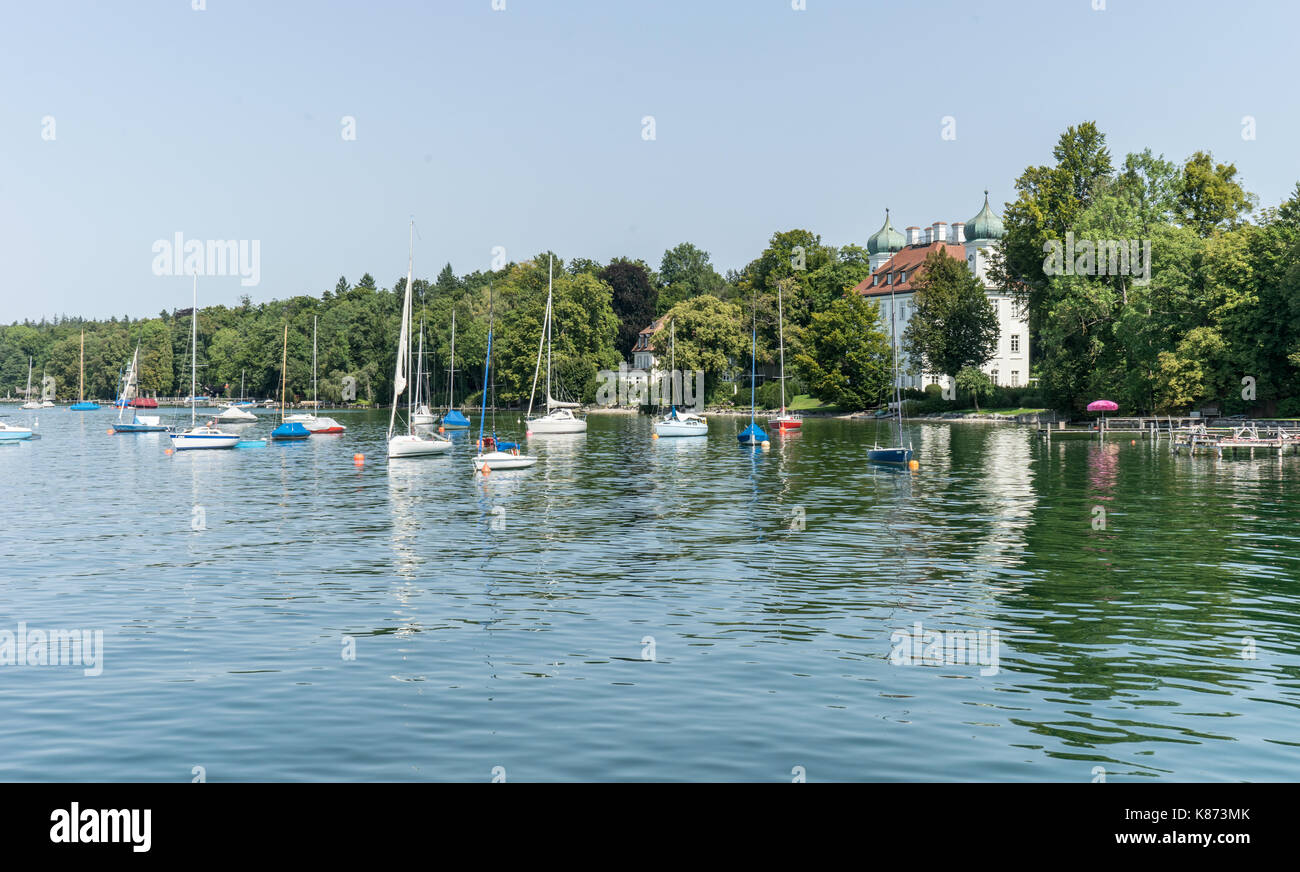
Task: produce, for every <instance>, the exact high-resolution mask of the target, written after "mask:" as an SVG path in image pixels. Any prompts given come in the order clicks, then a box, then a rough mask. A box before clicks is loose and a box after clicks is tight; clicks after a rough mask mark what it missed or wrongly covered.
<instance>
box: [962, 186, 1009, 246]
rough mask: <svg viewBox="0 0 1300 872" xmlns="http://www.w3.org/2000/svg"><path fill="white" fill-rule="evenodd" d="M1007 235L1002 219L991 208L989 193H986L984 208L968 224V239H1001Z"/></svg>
mask: <svg viewBox="0 0 1300 872" xmlns="http://www.w3.org/2000/svg"><path fill="white" fill-rule="evenodd" d="M1006 235H1007V230H1006V228H1005V227H1003V226H1002V219H1001V218H999V217H998V216H997V215H995V214H994V212H993V210H992V209H990V208H989V192H988V191H985V192H984V208H983V209H981V210H980V211H979V214H978V215H976V216H975V217H974V218H972V219H970V220H969V221H967V222H966V239H968V240H974V239H1001V238H1002V237H1004V236H1006Z"/></svg>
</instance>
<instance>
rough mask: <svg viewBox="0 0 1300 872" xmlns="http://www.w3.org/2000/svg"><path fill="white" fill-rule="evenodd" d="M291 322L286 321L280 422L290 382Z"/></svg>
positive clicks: (282, 361) (281, 376) (281, 364)
mask: <svg viewBox="0 0 1300 872" xmlns="http://www.w3.org/2000/svg"><path fill="white" fill-rule="evenodd" d="M288 368H289V322H288V321H286V322H284V357H283V359H282V360H281V361H280V423H281V424H283V423H284V389H285V386H286V385H287V384H288V383H289V373H288V371H287V370H288Z"/></svg>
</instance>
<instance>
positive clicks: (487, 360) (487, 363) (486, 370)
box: [478, 284, 536, 454]
mask: <svg viewBox="0 0 1300 872" xmlns="http://www.w3.org/2000/svg"><path fill="white" fill-rule="evenodd" d="M493 322H494V310H493V308H492V285H490V284H489V285H488V342H487V356H486V357H484V358H483V408H482V410H481V411H480V412H479V415H478V450H479V453H480V454H481V453H483V422H484V421H486V420H487V395H488V376H489V374H490V373H491V371H492V325H493ZM535 378H536V377H535V376H534V379H535ZM531 402H532V401H531V400H529V403H530V404H531ZM493 412H494V413H495V409H494V410H493ZM494 432H495V431H494Z"/></svg>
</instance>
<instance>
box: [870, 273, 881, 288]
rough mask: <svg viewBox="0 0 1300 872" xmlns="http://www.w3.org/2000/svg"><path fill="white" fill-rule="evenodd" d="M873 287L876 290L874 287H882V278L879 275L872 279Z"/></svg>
mask: <svg viewBox="0 0 1300 872" xmlns="http://www.w3.org/2000/svg"><path fill="white" fill-rule="evenodd" d="M871 286H872V287H873V288H874V287H879V286H880V276H879V275H874V276H872V277H871Z"/></svg>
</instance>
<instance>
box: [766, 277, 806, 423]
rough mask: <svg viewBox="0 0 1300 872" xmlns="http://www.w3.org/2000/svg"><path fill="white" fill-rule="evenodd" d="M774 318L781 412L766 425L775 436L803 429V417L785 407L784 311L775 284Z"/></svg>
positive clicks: (778, 285) (777, 285)
mask: <svg viewBox="0 0 1300 872" xmlns="http://www.w3.org/2000/svg"><path fill="white" fill-rule="evenodd" d="M776 317H777V331H778V336H779V337H780V339H779V341H780V344H781V411H780V412H779V413H777V416H776V417H775V418H768V420H767V423H768V424H769V425H770V426H771V427H772V429H773V430H775V431H776V432H777V434H781V433H788V432H790V431H791V430H798V429H800V428H802V427H803V417H802V416H801V415H796V414H794V413H793V412H791V411H790V410H789V409H787V408H786V407H785V311H784V309H783V308H782V306H781V283H780V282H777V283H776Z"/></svg>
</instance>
